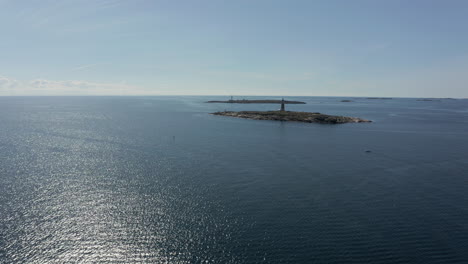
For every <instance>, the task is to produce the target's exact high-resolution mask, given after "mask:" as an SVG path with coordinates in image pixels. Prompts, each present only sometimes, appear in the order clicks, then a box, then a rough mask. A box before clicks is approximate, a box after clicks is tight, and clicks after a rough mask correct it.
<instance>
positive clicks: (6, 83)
mask: <svg viewBox="0 0 468 264" xmlns="http://www.w3.org/2000/svg"><path fill="white" fill-rule="evenodd" d="M150 94H157V93H155V92H154V91H152V90H149V89H145V88H143V87H138V86H134V85H129V84H126V83H125V82H121V83H99V82H89V81H80V80H70V81H54V80H47V79H35V80H31V81H19V80H16V79H12V78H8V77H3V76H0V95H150Z"/></svg>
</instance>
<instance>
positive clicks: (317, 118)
mask: <svg viewBox="0 0 468 264" xmlns="http://www.w3.org/2000/svg"><path fill="white" fill-rule="evenodd" d="M212 114H213V115H220V116H230V117H238V118H246V119H254V120H275V121H294V122H305V123H320V124H344V123H363V122H372V121H370V120H366V119H361V118H356V117H346V116H333V115H326V114H321V113H309V112H293V111H240V112H233V111H225V112H216V113H212Z"/></svg>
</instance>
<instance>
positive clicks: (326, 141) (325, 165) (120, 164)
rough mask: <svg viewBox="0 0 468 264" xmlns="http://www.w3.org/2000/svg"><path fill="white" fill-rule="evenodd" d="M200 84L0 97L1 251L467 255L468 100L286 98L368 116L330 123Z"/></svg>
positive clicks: (310, 257) (110, 257) (315, 258)
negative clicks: (231, 98) (265, 115)
mask: <svg viewBox="0 0 468 264" xmlns="http://www.w3.org/2000/svg"><path fill="white" fill-rule="evenodd" d="M207 99H208V98H203V97H53V98H50V97H37V98H28V97H12V98H1V99H0V112H1V113H2V114H1V115H0V123H1V124H2V125H1V126H0V182H1V184H0V263H353V262H354V263H369V262H371V263H411V262H413V263H414V262H421V263H463V261H465V260H467V259H468V254H467V252H466V250H465V249H466V245H467V243H468V226H467V224H466V223H468V221H467V220H468V211H467V210H465V207H466V204H467V202H468V194H467V192H466V190H465V186H467V183H468V178H466V177H465V174H466V170H467V169H468V160H467V152H466V149H468V139H467V138H466V136H465V135H466V134H465V133H466V131H467V129H468V123H467V122H466V120H467V117H468V116H466V112H463V111H461V109H467V108H468V102H466V101H464V100H455V101H453V100H451V101H450V102H445V101H441V102H424V103H426V105H425V106H424V108H423V109H422V108H421V107H420V104H422V102H419V101H416V100H413V101H411V99H394V100H385V102H379V103H377V102H374V101H373V100H370V101H366V100H365V99H355V103H346V104H340V103H339V102H338V101H339V100H340V98H312V97H309V98H299V99H301V100H306V101H307V102H308V104H307V105H298V106H291V107H295V108H297V109H292V110H300V111H314V112H315V111H318V112H324V113H329V114H342V115H351V116H357V117H362V118H369V119H372V120H374V121H376V122H374V123H371V124H346V125H337V126H330V125H316V124H300V123H285V122H270V121H264V122H259V121H253V120H242V119H229V118H225V117H216V116H211V115H208V114H207V113H209V112H213V111H216V110H219V109H218V108H223V107H225V106H223V105H215V104H210V105H207V104H203V103H202V102H203V101H205V100H207ZM209 99H211V98H209ZM291 99H293V100H294V99H297V98H291ZM319 102H321V103H319ZM230 107H231V108H235V109H231V110H238V109H243V107H250V108H251V107H258V108H260V109H268V107H271V106H268V105H257V106H255V105H254V106H252V105H248V106H242V105H232V106H230ZM440 109H442V110H440ZM428 111H429V112H431V111H432V112H434V114H433V115H431V114H428ZM388 113H394V115H389V114H388ZM174 138H176V139H177V140H174ZM365 150H372V152H371V153H366V152H365Z"/></svg>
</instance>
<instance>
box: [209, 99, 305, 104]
mask: <svg viewBox="0 0 468 264" xmlns="http://www.w3.org/2000/svg"><path fill="white" fill-rule="evenodd" d="M281 102H284V103H285V104H305V102H300V101H287V100H284V101H282V100H246V99H242V100H233V99H231V100H227V101H208V102H207V103H227V104H281Z"/></svg>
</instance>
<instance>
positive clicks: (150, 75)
mask: <svg viewBox="0 0 468 264" xmlns="http://www.w3.org/2000/svg"><path fill="white" fill-rule="evenodd" d="M467 14H468V1H465V0H460V1H457V0H439V1H432V0H413V1H408V0H387V1H382V0H353V1H350V0H340V1H333V0H326V1H318V0H317V1H314V0H304V1H300V0H288V1H287V0H281V1H279V0H246V1H244V0H235V1H222V0H218V1H214V0H197V1H188V0H187V1H178V0H167V1H158V0H153V1H141V0H132V1H130V0H129V1H117V0H89V1H79V0H76V1H66V0H64V1H62V0H61V1H49V0H40V1H33V0H31V1H18V0H0V95H106V94H112V95H285V96H287V95H311V96H314V95H317V96H391V97H464V98H466V97H468V15H467Z"/></svg>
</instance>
